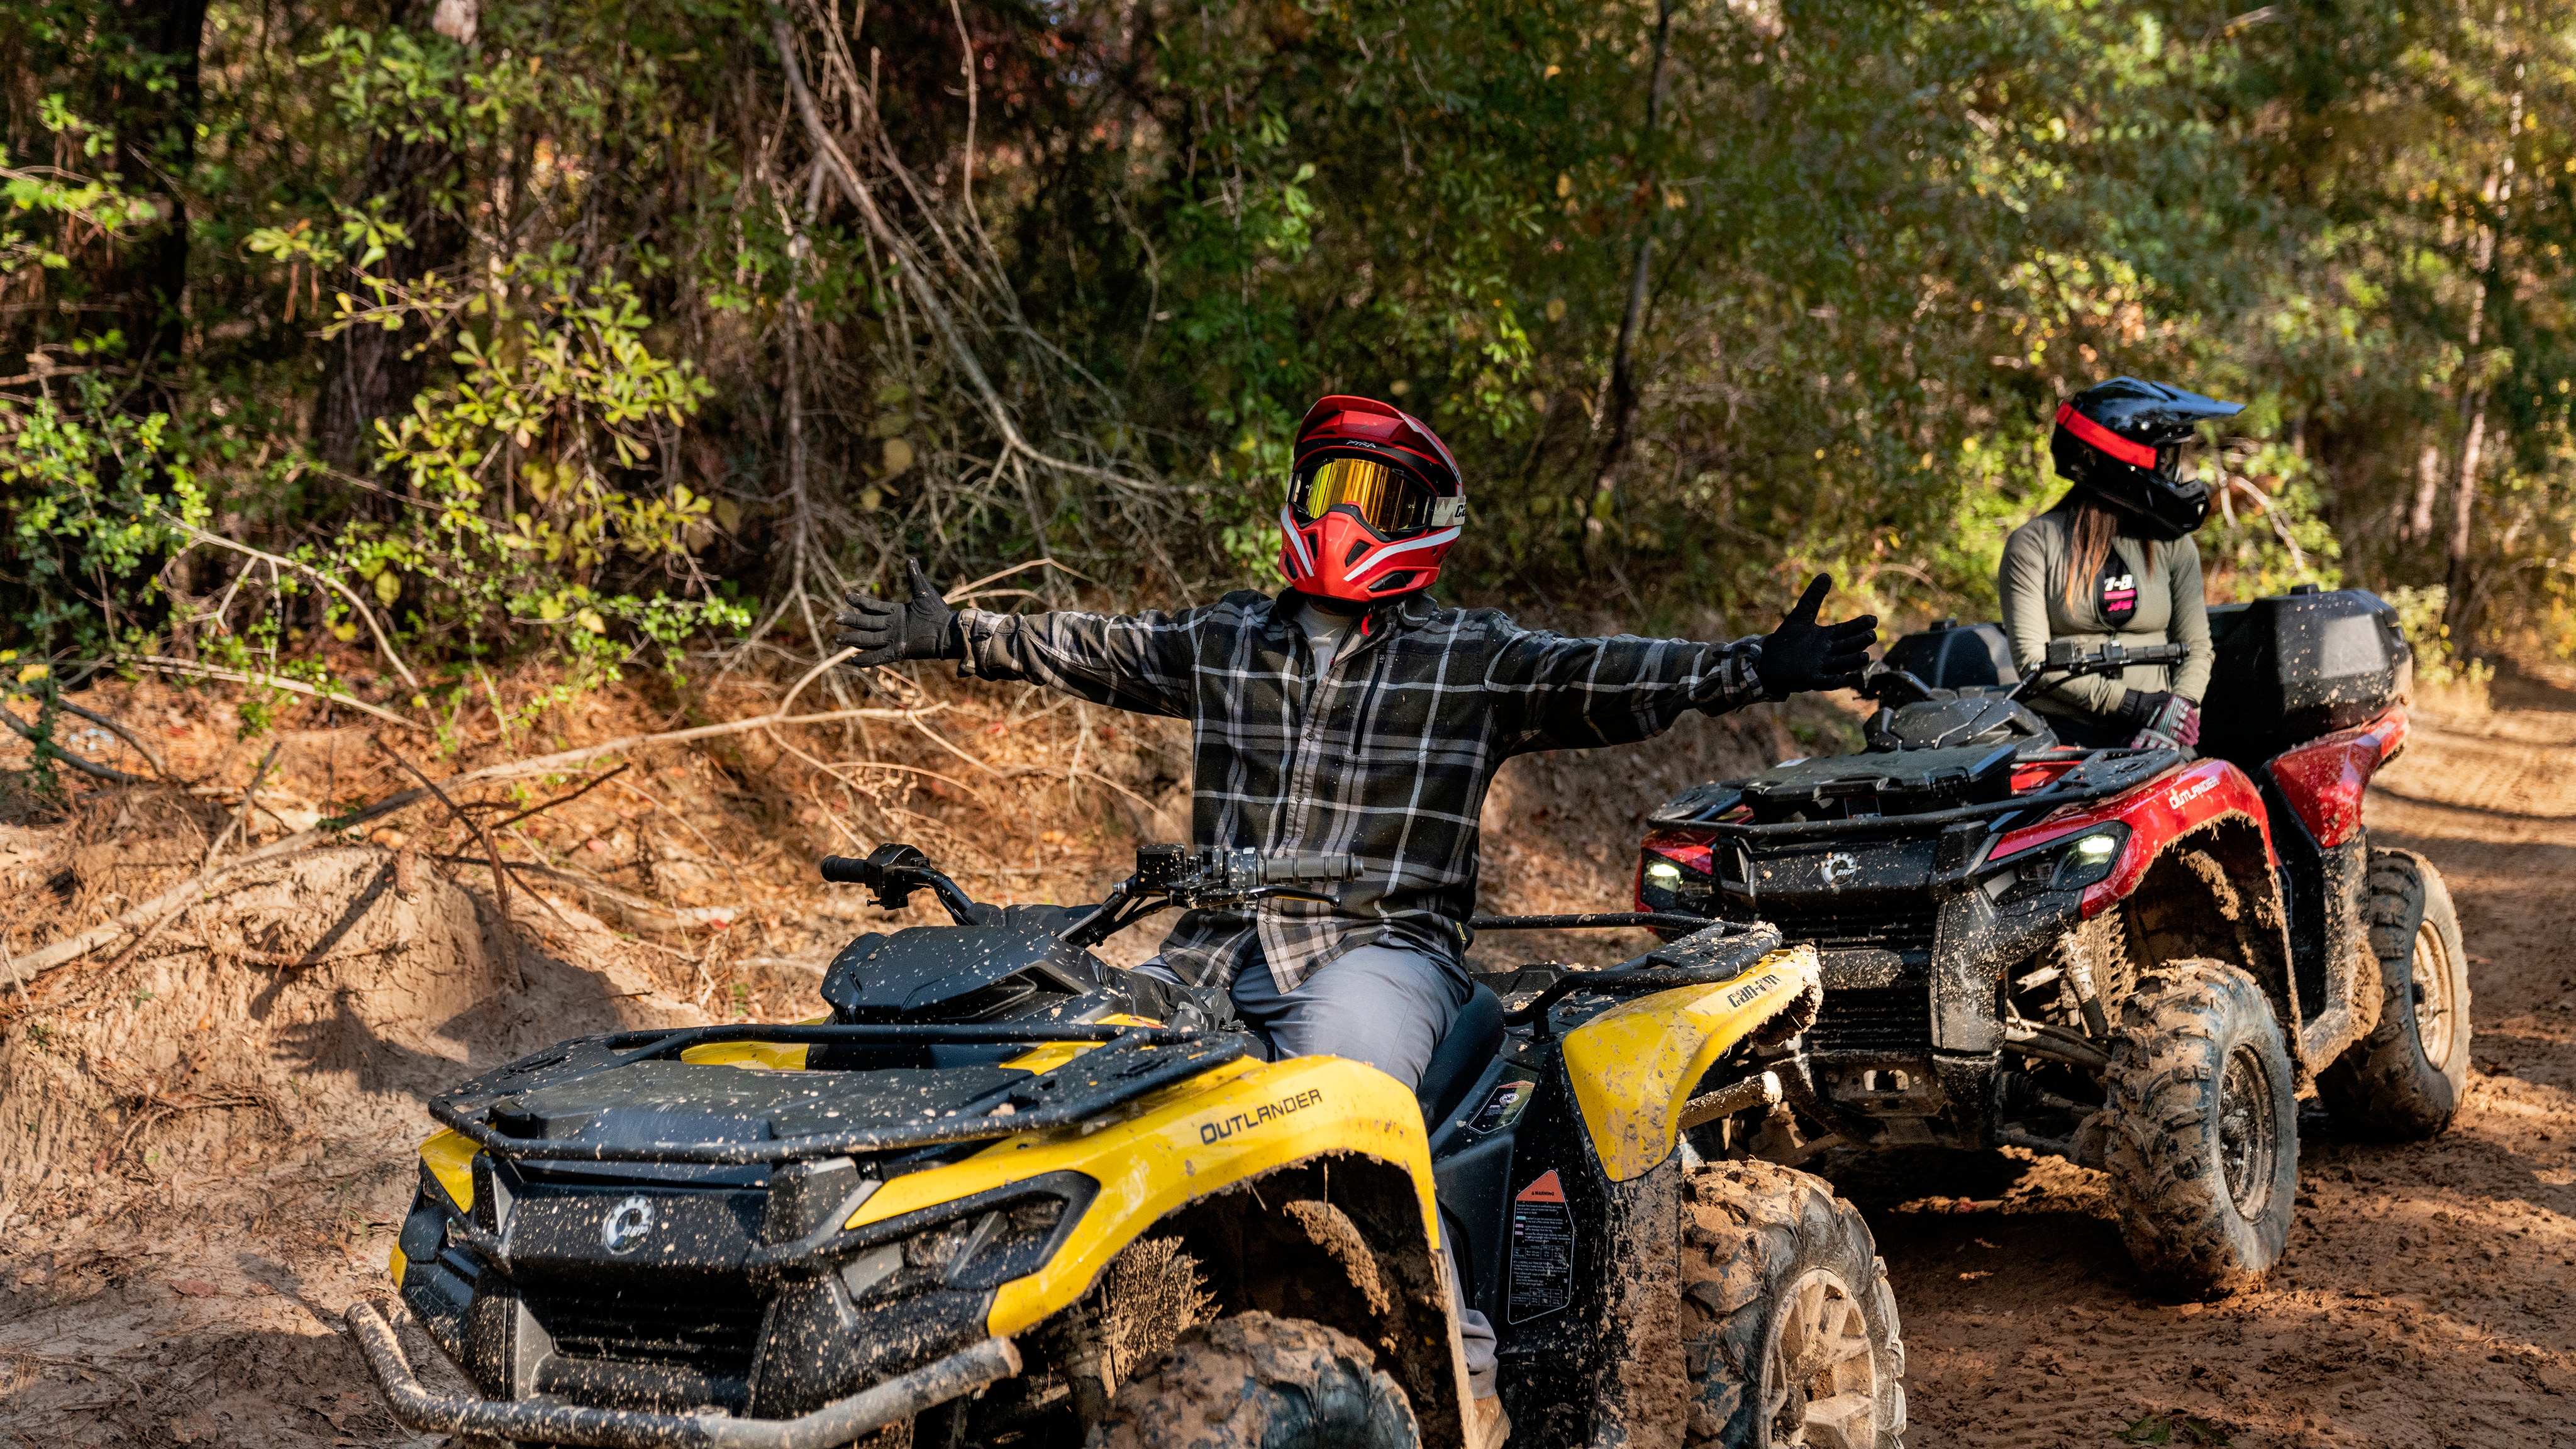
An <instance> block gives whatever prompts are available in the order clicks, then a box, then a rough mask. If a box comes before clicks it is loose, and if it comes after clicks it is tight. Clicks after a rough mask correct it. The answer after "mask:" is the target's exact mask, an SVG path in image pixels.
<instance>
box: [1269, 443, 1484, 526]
mask: <svg viewBox="0 0 2576 1449" xmlns="http://www.w3.org/2000/svg"><path fill="white" fill-rule="evenodd" d="M1288 506H1289V507H1290V508H1292V509H1294V510H1295V511H1296V514H1297V517H1298V518H1299V519H1301V520H1303V521H1305V522H1309V523H1311V522H1313V521H1314V520H1316V519H1318V518H1321V517H1323V516H1324V515H1325V514H1327V513H1330V512H1332V511H1333V510H1334V509H1336V508H1341V507H1345V506H1347V507H1349V508H1351V509H1352V510H1354V511H1355V512H1357V513H1358V514H1359V516H1360V520H1361V521H1362V522H1364V523H1366V524H1367V525H1368V526H1369V528H1370V529H1371V530H1373V531H1374V532H1376V533H1377V534H1379V535H1380V536H1382V537H1386V538H1401V537H1402V536H1404V535H1405V534H1408V533H1420V532H1422V531H1423V530H1424V529H1428V528H1445V527H1447V526H1449V525H1450V524H1453V523H1456V522H1458V521H1459V520H1460V519H1462V518H1464V517H1465V516H1466V513H1467V500H1465V499H1463V498H1442V497H1439V496H1437V495H1435V494H1434V493H1432V491H1431V490H1430V489H1429V488H1427V487H1424V486H1423V484H1422V481H1421V480H1420V479H1418V478H1415V477H1414V476H1413V475H1412V474H1410V473H1407V472H1405V471H1404V470H1403V469H1401V468H1391V467H1389V466H1387V465H1386V464H1384V463H1381V462H1378V461H1377V460H1376V459H1374V458H1351V457H1340V458H1324V459H1321V460H1319V461H1317V462H1315V463H1313V464H1310V465H1308V466H1307V467H1306V468H1304V469H1302V470H1300V471H1299V472H1298V474H1297V476H1296V478H1295V479H1294V480H1293V481H1292V482H1291V483H1290V484H1289V486H1288Z"/></svg>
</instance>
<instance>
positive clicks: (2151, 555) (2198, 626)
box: [1998, 377, 2244, 748]
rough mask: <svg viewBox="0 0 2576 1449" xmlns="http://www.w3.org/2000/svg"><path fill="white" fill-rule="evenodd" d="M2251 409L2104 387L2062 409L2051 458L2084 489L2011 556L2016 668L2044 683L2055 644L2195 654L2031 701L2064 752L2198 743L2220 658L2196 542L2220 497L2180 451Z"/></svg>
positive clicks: (2009, 548) (2002, 587) (2039, 521)
mask: <svg viewBox="0 0 2576 1449" xmlns="http://www.w3.org/2000/svg"><path fill="white" fill-rule="evenodd" d="M2243 409H2244V405H2243V404H2241V403H2229V402H2220V401H2218V400H2217V399H2215V398H2207V397H2202V396H2201V395H2200V394H2198V393H2194V392H2185V391H2183V390H2182V389H2180V388H2177V387H2168V386H2166V385H2165V384H2163V383H2158V382H2141V381H2139V380H2138V379H2136V378H2133V377H2115V378H2113V379H2111V380H2110V381H2109V382H2103V383H2096V384H2094V385H2093V386H2092V387H2089V388H2086V389H2085V390H2084V391H2082V392H2080V393H2077V394H2076V395H2075V396H2074V397H2072V398H2069V399H2067V400H2066V402H2065V403H2064V404H2062V405H2061V406H2060V407H2059V408H2058V410H2057V427H2056V430H2055V432H2054V433H2053V434H2052V435H2051V436H2050V438H2049V444H2048V451H2049V456H2050V458H2051V459H2053V460H2054V461H2055V462H2056V464H2057V473H2058V476H2059V477H2062V478H2064V479H2065V480H2066V481H2067V482H2069V483H2071V484H2073V485H2074V486H2073V487H2071V488H2069V489H2068V490H2067V491H2066V495H2065V496H2064V497H2062V498H2060V499H2058V501H2057V503H2056V504H2055V505H2054V506H2053V507H2051V508H2050V509H2049V510H2048V511H2047V512H2046V513H2043V514H2041V515H2039V516H2038V517H2036V518H2034V519H2032V520H2031V521H2030V522H2028V523H2025V524H2023V525H2022V526H2021V527H2019V528H2017V529H2014V530H2013V533H2012V537H2011V538H2009V539H2007V540H2006V541H2005V543H2004V561H2003V569H2002V574H2001V577H2000V579H1999V581H1998V588H1999V591H2000V592H2001V594H2002V595H2003V605H2004V627H2005V630H2006V631H2007V632H2008V633H2009V634H2010V635H2011V636H2012V646H2013V660H2014V663H2015V665H2016V666H2017V667H2018V668H2020V670H2021V671H2022V672H2023V673H2024V674H2025V675H2027V674H2029V673H2031V672H2033V671H2035V670H2036V669H2037V668H2038V667H2039V666H2040V664H2041V662H2042V661H2043V660H2044V659H2045V658H2046V657H2047V654H2048V645H2049V641H2050V640H2053V639H2067V640H2073V641H2075V642H2077V643H2081V644H2105V643H2114V642H2116V643H2120V644H2125V645H2129V646H2131V647H2137V646H2141V645H2148V644H2167V643H2178V644H2181V645H2182V646H2184V648H2185V649H2186V650H2188V651H2189V653H2188V656H2187V657H2186V658H2185V659H2184V660H2183V662H2182V665H2181V666H2180V667H2179V668H2173V667H2169V666H2165V665H2133V666H2131V667H2130V668H2129V669H2128V670H2127V671H2126V672H2124V673H2122V674H2119V675H2093V676H2089V677H2086V678H2082V679H2071V680H2068V681H2067V682H2066V683H2064V684H2061V685H2059V686H2057V687H2056V688H2054V689H2051V690H2049V691H2047V692H2046V693H2043V694H2041V695H2040V696H2039V697H2038V698H2036V699H2034V700H2032V701H2031V707H2032V708H2034V709H2036V710H2038V711H2039V712H2040V713H2042V714H2045V715H2047V716H2049V723H2050V725H2051V727H2052V728H2053V729H2055V731H2056V732H2057V736H2058V738H2059V739H2061V740H2063V741H2065V742H2066V743H2068V744H2071V745H2083V746H2088V747H2096V748H2098V747H2101V746H2105V745H2125V744H2130V743H2140V744H2157V743H2172V744H2182V745H2190V744H2196V743H2198V742H2199V739H2200V700H2201V696H2202V694H2203V692H2204V691H2206V690H2207V689H2208V687H2209V666H2210V657H2211V656H2210V647H2209V608H2208V603H2207V601H2206V600H2205V599H2204V598H2203V597H2202V594H2201V581H2200V550H2199V548H2198V547H2197V546H2196V545H2194V544H2193V543H2192V540H2191V534H2192V530H2193V529H2196V528H2198V527H2200V524H2201V520H2203V519H2204V518H2207V517H2208V516H2209V489H2208V487H2207V485H2205V484H2203V483H2202V482H2201V481H2200V480H2199V479H2197V478H2186V477H2184V476H2183V475H2182V472H2181V461H2182V449H2183V445H2184V444H2185V443H2187V442H2189V441H2191V439H2192V437H2193V435H2194V434H2195V432H2196V431H2197V430H2198V428H2199V426H2200V424H2202V423H2204V422H2208V421H2211V420H2213V419H2217V418H2225V417H2233V416H2234V415H2236V414H2237V413H2239V412H2241V411H2243Z"/></svg>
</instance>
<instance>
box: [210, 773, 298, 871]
mask: <svg viewBox="0 0 2576 1449" xmlns="http://www.w3.org/2000/svg"><path fill="white" fill-rule="evenodd" d="M285 743H286V742H285V741H283V740H280V741H277V742H276V743H273V744H271V745H270V746H269V747H268V753H267V754H264V755H262V756H260V757H259V768H258V769H256V770H253V771H251V772H250V788H248V789H246V790H244V791H242V798H241V809H239V810H237V811H235V812H233V818H232V819H231V820H229V821H227V822H225V824H224V828H223V833H221V834H219V835H217V836H216V837H215V838H214V839H213V840H211V841H208V842H207V843H206V858H205V859H204V860H202V861H199V862H198V863H197V871H198V873H199V874H201V875H202V874H204V873H205V872H207V871H210V870H212V869H214V868H215V857H216V856H218V855H221V854H223V850H224V845H225V843H226V842H228V841H230V840H231V839H232V838H233V832H234V831H236V830H239V829H241V828H242V826H243V825H245V824H246V823H248V822H249V820H250V812H251V811H252V810H253V809H254V808H256V802H257V801H258V799H259V787H260V784H261V783H262V782H263V781H265V780H267V779H268V767H269V766H271V765H273V764H275V763H277V752H278V750H279V749H281V748H283V747H284V745H285ZM243 839H245V840H247V839H249V837H248V836H244V837H243Z"/></svg>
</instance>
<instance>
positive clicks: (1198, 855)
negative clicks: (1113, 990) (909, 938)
mask: <svg viewBox="0 0 2576 1449" xmlns="http://www.w3.org/2000/svg"><path fill="white" fill-rule="evenodd" d="M820 868H821V871H822V875H823V879H825V880H827V881H830V882H831V883H833V884H834V885H855V886H865V887H867V888H868V889H869V890H872V891H874V892H876V896H877V905H878V906H879V907H880V908H882V909H885V910H889V911H899V910H902V909H903V908H904V906H905V904H906V903H908V902H909V901H910V900H911V899H912V893H913V892H914V891H918V890H927V891H930V892H932V893H934V894H936V895H937V896H938V897H939V903H940V904H941V905H943V906H946V907H947V908H948V914H949V916H950V918H952V919H953V920H955V921H956V922H957V924H959V925H961V926H973V925H989V924H992V923H993V922H995V921H997V920H999V919H1000V916H999V914H998V911H997V908H995V907H992V906H979V905H977V904H976V902H975V899H974V897H972V896H969V895H967V894H966V892H965V891H964V890H963V889H962V888H961V887H959V886H958V884H957V882H955V881H953V880H950V879H949V878H948V877H947V876H946V875H944V874H942V873H941V872H940V870H939V869H938V867H936V866H934V865H932V864H931V863H930V857H928V856H926V855H924V854H922V853H921V852H920V851H919V850H917V849H915V848H914V847H912V846H909V845H900V844H887V845H880V846H878V847H877V848H876V849H875V850H873V851H870V852H869V853H868V856H867V858H866V859H865V860H860V859H856V858H853V857H851V856H846V855H827V856H825V857H823V860H822V864H821V867H820ZM1359 876H1360V862H1359V857H1357V856H1354V855H1347V854H1333V855H1318V854H1294V855H1290V854H1282V855H1264V854H1262V853H1261V852H1260V851H1257V850H1223V849H1218V848H1216V847H1213V846H1211V847H1209V848H1208V849H1205V850H1197V851H1193V850H1190V849H1188V848H1187V847H1185V846H1179V845H1140V846H1138V847H1136V873H1135V874H1134V875H1131V876H1129V877H1128V878H1127V879H1125V880H1123V881H1121V882H1119V883H1118V885H1117V886H1115V887H1114V888H1112V889H1111V891H1110V892H1109V898H1108V899H1107V900H1104V901H1102V902H1101V903H1100V905H1099V907H1098V908H1096V909H1094V910H1093V911H1092V912H1091V913H1090V914H1089V915H1086V916H1084V917H1083V918H1082V920H1081V921H1079V922H1078V923H1076V924H1075V925H1074V927H1073V928H1072V929H1071V930H1068V931H1066V932H1065V933H1064V934H1063V935H1062V936H1061V937H1060V938H1059V939H1061V940H1065V941H1069V942H1072V943H1073V944H1075V945H1077V946H1096V945H1098V944H1099V943H1100V942H1102V941H1105V940H1107V939H1108V938H1109V937H1110V936H1111V935H1112V934H1113V933H1115V932H1117V931H1119V930H1121V929H1123V928H1124V927H1126V926H1128V925H1130V924H1132V923H1133V922H1135V921H1136V920H1137V918H1139V917H1141V916H1146V915H1151V914H1152V913H1153V912H1155V911H1159V910H1162V909H1164V908H1165V907H1167V906H1180V907H1183V908H1185V909H1197V908H1208V907H1214V908H1218V909H1224V908H1228V907H1240V906H1246V905H1250V904H1251V903H1253V902H1254V901H1263V900H1274V899H1280V898H1288V899H1294V900H1308V901H1324V902H1327V903H1329V902H1331V901H1332V899H1333V898H1332V897H1331V896H1327V895H1323V894H1320V893H1318V892H1316V891H1315V890H1313V889H1311V888H1310V887H1311V886H1312V885H1314V884H1316V883H1321V882H1325V881H1344V880H1357V879H1359ZM1149 901H1150V904H1149V903H1148V902H1149ZM1122 907H1125V908H1128V909H1125V910H1123V911H1122V909H1121V908H1122Z"/></svg>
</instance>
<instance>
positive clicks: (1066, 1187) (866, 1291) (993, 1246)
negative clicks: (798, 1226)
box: [839, 1173, 1097, 1306]
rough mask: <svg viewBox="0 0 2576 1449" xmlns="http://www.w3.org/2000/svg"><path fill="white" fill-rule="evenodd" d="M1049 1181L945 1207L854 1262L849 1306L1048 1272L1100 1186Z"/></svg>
mask: <svg viewBox="0 0 2576 1449" xmlns="http://www.w3.org/2000/svg"><path fill="white" fill-rule="evenodd" d="M1048 1177H1049V1178H1052V1179H1056V1180H1055V1181H1049V1182H1046V1183H1045V1185H1044V1186H1043V1187H1040V1188H1039V1190H1037V1191H1034V1192H1033V1191H1030V1190H1028V1188H1029V1185H1025V1184H1024V1185H1018V1186H1017V1187H1016V1188H1015V1189H1006V1190H1004V1191H1002V1192H995V1193H985V1194H979V1195H978V1196H977V1197H976V1198H968V1199H965V1200H964V1201H962V1202H960V1203H954V1204H948V1205H945V1206H946V1213H945V1216H943V1218H942V1220H941V1221H939V1222H935V1223H932V1224H930V1225H928V1226H926V1227H922V1228H919V1229H916V1230H914V1231H912V1232H910V1233H906V1234H904V1235H903V1236H901V1237H898V1238H894V1239H892V1240H890V1241H887V1242H883V1243H879V1244H878V1245H876V1246H875V1247H873V1248H869V1249H867V1250H866V1251H864V1252H861V1253H859V1254H857V1255H856V1256H854V1257H852V1258H850V1259H849V1260H848V1261H847V1262H844V1263H843V1264H841V1266H840V1269H839V1273H840V1279H841V1286H842V1288H843V1289H844V1290H846V1291H847V1292H848V1293H849V1295H850V1302H851V1304H852V1305H853V1306H866V1305H869V1304H873V1303H879V1302H886V1301H890V1300H892V1299H896V1298H905V1297H909V1296H911V1295H912V1294H915V1293H918V1292H921V1291H923V1290H925V1289H928V1288H932V1287H944V1288H965V1289H975V1290H980V1289H985V1288H998V1287H1000V1286H1001V1285H1002V1284H1004V1283H1007V1282H1009V1281H1010V1280H1012V1279H1014V1278H1024V1277H1027V1276H1028V1275H1029V1274H1031V1273H1034V1272H1036V1271H1037V1270H1039V1269H1040V1268H1043V1267H1045V1266H1046V1263H1047V1259H1048V1257H1049V1256H1050V1255H1051V1254H1052V1253H1053V1252H1054V1250H1055V1247H1056V1241H1057V1239H1058V1238H1059V1237H1060V1236H1061V1234H1062V1231H1063V1230H1064V1229H1066V1228H1068V1227H1070V1226H1071V1224H1072V1222H1073V1221H1074V1220H1076V1219H1079V1218H1080V1217H1081V1216H1082V1211H1081V1210H1082V1208H1083V1207H1085V1206H1088V1205H1089V1203H1090V1199H1091V1194H1092V1192H1093V1191H1094V1190H1096V1187H1097V1184H1095V1183H1093V1182H1092V1181H1091V1179H1089V1178H1088V1177H1083V1176H1081V1175H1080V1174H1077V1173H1050V1174H1048ZM1049 1189H1053V1190H1049ZM959 1208H964V1209H966V1210H965V1211H957V1210H956V1209H959ZM977 1208H981V1209H982V1210H981V1211H976V1210H975V1209H977ZM926 1211H929V1212H934V1213H936V1212H941V1211H942V1209H928V1210H926Z"/></svg>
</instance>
